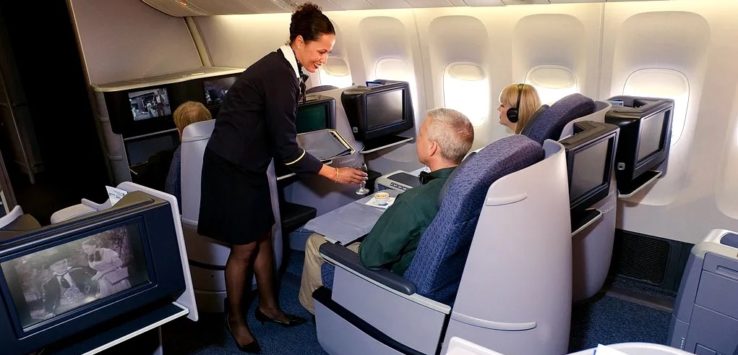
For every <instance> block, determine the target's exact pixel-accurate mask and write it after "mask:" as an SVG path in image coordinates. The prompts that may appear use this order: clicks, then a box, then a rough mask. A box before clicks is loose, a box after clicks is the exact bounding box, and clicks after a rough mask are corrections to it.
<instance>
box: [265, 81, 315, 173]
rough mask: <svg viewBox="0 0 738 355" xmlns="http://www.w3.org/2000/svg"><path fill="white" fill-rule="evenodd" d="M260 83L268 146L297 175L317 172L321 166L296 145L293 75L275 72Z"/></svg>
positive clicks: (294, 83) (295, 85) (294, 84)
mask: <svg viewBox="0 0 738 355" xmlns="http://www.w3.org/2000/svg"><path fill="white" fill-rule="evenodd" d="M265 75H267V76H268V77H267V78H266V79H264V81H263V82H262V83H261V84H262V87H263V91H264V106H265V107H264V108H265V113H266V125H267V131H268V132H269V135H270V137H271V139H270V140H271V143H272V146H273V147H274V150H275V152H276V153H277V154H276V155H277V158H278V159H281V161H282V162H283V163H284V165H285V166H287V168H289V169H290V170H292V171H293V172H296V173H312V174H317V173H319V172H320V170H321V168H322V166H323V164H322V163H321V162H320V160H318V159H317V158H315V157H313V156H312V155H310V154H308V153H307V152H305V150H303V149H302V148H300V146H298V145H297V128H296V127H295V117H296V111H297V91H298V90H299V89H298V87H297V79H296V78H295V77H294V73H293V72H289V71H285V70H280V69H275V70H271V71H270V73H266V74H265Z"/></svg>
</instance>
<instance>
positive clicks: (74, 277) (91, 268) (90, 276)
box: [0, 223, 149, 329]
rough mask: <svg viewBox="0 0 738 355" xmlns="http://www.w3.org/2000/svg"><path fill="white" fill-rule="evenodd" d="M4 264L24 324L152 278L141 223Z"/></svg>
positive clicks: (81, 239)
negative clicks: (141, 232) (148, 268)
mask: <svg viewBox="0 0 738 355" xmlns="http://www.w3.org/2000/svg"><path fill="white" fill-rule="evenodd" d="M0 266H1V267H2V271H3V275H4V276H5V279H6V282H7V284H8V289H9V291H10V293H11V295H12V299H13V303H15V306H16V307H15V308H16V312H17V316H18V319H19V321H20V326H21V327H22V328H24V329H27V328H28V327H31V326H33V325H35V324H38V323H40V322H43V321H46V320H49V319H53V318H55V317H57V316H60V315H62V314H64V313H67V312H70V311H73V310H75V309H77V308H79V307H82V306H84V305H86V304H88V303H91V302H94V301H96V300H99V299H104V298H107V297H111V296H114V295H116V294H118V293H121V292H124V291H126V290H128V289H130V288H132V287H135V286H137V285H140V284H144V283H147V282H149V275H148V271H147V267H146V260H145V256H144V254H143V249H142V243H141V237H140V235H139V225H138V224H137V223H132V224H128V225H122V226H117V227H115V228H111V229H108V230H104V231H101V232H98V233H95V234H92V235H89V236H87V237H84V238H80V239H77V240H74V241H71V242H68V243H64V244H60V245H56V246H53V247H50V248H47V249H44V250H40V251H36V252H33V253H30V254H27V255H24V256H20V257H17V258H14V259H10V260H7V261H4V262H2V263H1V264H0ZM10 309H12V307H10Z"/></svg>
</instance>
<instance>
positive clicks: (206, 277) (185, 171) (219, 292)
mask: <svg viewBox="0 0 738 355" xmlns="http://www.w3.org/2000/svg"><path fill="white" fill-rule="evenodd" d="M214 128H215V120H207V121H201V122H195V123H192V124H189V125H187V127H185V129H184V131H183V132H182V148H181V154H182V165H181V174H182V175H181V191H182V201H181V203H182V230H183V232H184V237H185V243H186V245H187V257H188V258H189V260H190V271H191V273H192V282H193V285H194V288H195V297H196V299H197V304H198V307H199V309H200V310H202V311H206V312H222V311H223V300H224V299H225V297H226V294H225V279H224V271H225V264H226V261H227V260H228V255H229V253H230V247H229V246H228V245H226V244H223V243H221V242H219V241H216V240H215V239H211V238H208V237H205V236H202V235H199V234H198V233H197V220H198V218H199V214H200V179H201V176H202V160H203V156H204V154H205V148H206V147H207V143H208V140H209V139H210V135H211V134H212V133H213V129H214ZM267 176H268V179H269V190H270V195H271V200H272V211H273V213H274V220H275V224H274V226H273V227H272V245H273V248H274V260H275V262H276V266H277V267H279V265H280V264H281V262H282V231H281V218H280V214H279V202H278V201H279V200H278V193H277V185H276V174H275V173H274V162H272V163H271V164H269V168H268V170H267Z"/></svg>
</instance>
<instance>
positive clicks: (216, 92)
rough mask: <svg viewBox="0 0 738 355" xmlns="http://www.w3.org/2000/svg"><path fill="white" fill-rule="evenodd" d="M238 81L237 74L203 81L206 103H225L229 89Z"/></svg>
mask: <svg viewBox="0 0 738 355" xmlns="http://www.w3.org/2000/svg"><path fill="white" fill-rule="evenodd" d="M235 82H236V77H235V76H228V77H225V78H218V79H212V80H205V81H203V90H205V104H206V105H220V104H221V103H223V99H224V98H225V96H226V94H227V93H228V90H229V89H230V88H231V86H232V85H233V83H235Z"/></svg>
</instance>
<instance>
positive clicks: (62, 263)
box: [49, 259, 69, 275]
mask: <svg viewBox="0 0 738 355" xmlns="http://www.w3.org/2000/svg"><path fill="white" fill-rule="evenodd" d="M49 268H50V269H51V272H53V273H55V274H57V275H61V274H63V273H65V272H66V271H67V269H68V268H69V263H68V262H67V259H61V260H59V261H56V262H54V263H53V264H51V266H49Z"/></svg>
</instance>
